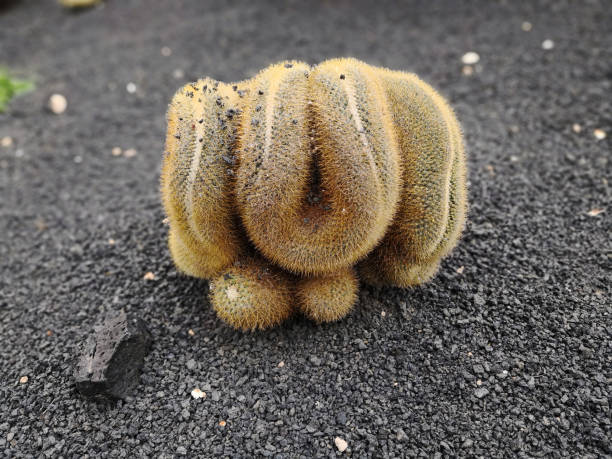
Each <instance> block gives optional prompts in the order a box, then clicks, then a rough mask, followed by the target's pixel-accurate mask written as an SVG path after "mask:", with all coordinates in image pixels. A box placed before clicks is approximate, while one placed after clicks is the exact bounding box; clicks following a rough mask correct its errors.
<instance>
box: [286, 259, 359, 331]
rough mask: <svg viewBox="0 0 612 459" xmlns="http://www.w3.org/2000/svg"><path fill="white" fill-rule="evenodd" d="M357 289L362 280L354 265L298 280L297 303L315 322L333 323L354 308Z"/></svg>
mask: <svg viewBox="0 0 612 459" xmlns="http://www.w3.org/2000/svg"><path fill="white" fill-rule="evenodd" d="M358 288H359V281H358V280H357V276H356V274H355V271H354V270H353V269H352V268H344V269H342V270H340V271H338V272H336V273H334V274H328V275H325V276H314V277H304V278H302V279H300V280H298V282H297V289H296V290H297V298H298V306H299V308H300V310H301V311H302V313H304V315H305V316H306V317H308V318H310V319H312V320H314V321H315V322H319V323H320V322H333V321H335V320H338V319H341V318H343V317H344V316H346V315H347V314H348V313H349V311H350V310H351V309H352V308H353V305H354V304H355V301H356V300H357V289H358Z"/></svg>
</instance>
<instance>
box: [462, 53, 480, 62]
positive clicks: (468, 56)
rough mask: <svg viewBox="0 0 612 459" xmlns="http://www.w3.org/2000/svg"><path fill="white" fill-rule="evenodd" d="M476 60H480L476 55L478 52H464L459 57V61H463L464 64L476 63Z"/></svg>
mask: <svg viewBox="0 0 612 459" xmlns="http://www.w3.org/2000/svg"><path fill="white" fill-rule="evenodd" d="M478 61H480V56H479V55H478V53H475V52H474V51H470V52H469V53H465V54H464V55H463V56H462V57H461V62H463V63H464V64H465V65H474V64H477V63H478Z"/></svg>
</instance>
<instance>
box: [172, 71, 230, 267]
mask: <svg viewBox="0 0 612 459" xmlns="http://www.w3.org/2000/svg"><path fill="white" fill-rule="evenodd" d="M237 98H238V96H237V95H236V93H235V91H233V90H232V88H231V87H229V86H228V85H224V84H222V83H217V82H215V81H213V80H210V79H203V80H200V81H198V82H197V83H194V84H189V85H186V86H185V87H183V88H182V89H181V90H180V91H179V92H177V93H176V95H175V96H174V98H173V99H172V102H171V104H170V108H169V110H168V116H167V122H168V130H167V135H166V153H165V155H166V157H165V160H164V165H163V169H162V174H161V188H162V197H163V202H164V207H165V210H166V213H167V215H168V219H169V221H170V226H171V231H170V240H169V245H170V251H171V253H172V257H173V258H174V261H175V263H176V265H177V267H178V268H179V269H180V270H181V271H183V272H185V273H187V274H190V275H193V276H196V277H202V278H210V277H212V276H214V275H215V274H217V273H218V272H219V271H220V270H221V269H223V268H224V267H226V266H228V265H229V264H230V263H232V261H234V260H235V259H236V257H237V256H238V254H239V253H240V251H241V245H242V242H241V236H240V234H239V231H238V229H237V225H236V222H235V217H234V215H233V202H232V181H233V179H232V175H233V170H232V168H231V163H232V162H233V161H234V155H233V152H232V144H233V142H234V136H235V126H234V122H233V120H232V118H233V117H234V114H235V113H236V110H237V108H236V99H237Z"/></svg>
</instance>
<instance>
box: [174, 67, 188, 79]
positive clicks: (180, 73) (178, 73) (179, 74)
mask: <svg viewBox="0 0 612 459" xmlns="http://www.w3.org/2000/svg"><path fill="white" fill-rule="evenodd" d="M172 76H173V77H174V78H176V79H177V80H180V79H181V78H183V77H184V76H185V72H183V71H182V70H181V69H176V70H175V71H174V72H172Z"/></svg>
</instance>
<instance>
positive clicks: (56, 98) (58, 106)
mask: <svg viewBox="0 0 612 459" xmlns="http://www.w3.org/2000/svg"><path fill="white" fill-rule="evenodd" d="M66 108H68V101H67V100H66V98H65V97H64V96H63V95H61V94H53V95H52V96H51V97H49V110H51V111H52V112H53V113H55V114H56V115H61V114H62V113H64V112H65V111H66Z"/></svg>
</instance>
